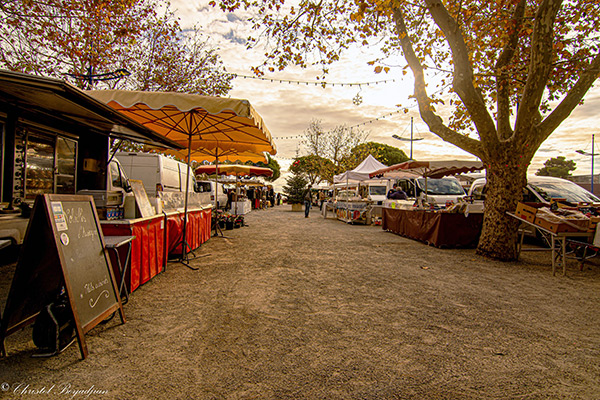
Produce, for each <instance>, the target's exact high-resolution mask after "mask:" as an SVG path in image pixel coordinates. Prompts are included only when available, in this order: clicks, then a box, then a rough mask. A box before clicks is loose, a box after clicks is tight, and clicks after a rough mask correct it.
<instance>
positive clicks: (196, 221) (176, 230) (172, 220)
mask: <svg viewBox="0 0 600 400" xmlns="http://www.w3.org/2000/svg"><path fill="white" fill-rule="evenodd" d="M211 217H212V210H211V209H210V208H207V209H203V210H191V211H188V220H187V223H186V238H185V241H186V242H187V244H188V252H189V251H192V250H195V249H197V248H198V247H200V245H201V244H202V243H204V242H206V241H207V240H208V239H210V233H211V231H210V230H211ZM182 240H183V212H179V213H168V214H167V243H166V246H167V254H169V255H180V254H181V248H182V246H181V241H182Z"/></svg>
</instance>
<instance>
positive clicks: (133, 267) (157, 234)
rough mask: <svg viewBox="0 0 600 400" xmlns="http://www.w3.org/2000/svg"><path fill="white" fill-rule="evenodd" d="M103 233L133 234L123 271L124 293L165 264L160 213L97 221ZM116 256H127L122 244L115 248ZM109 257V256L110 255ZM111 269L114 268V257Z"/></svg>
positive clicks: (163, 232) (162, 220)
mask: <svg viewBox="0 0 600 400" xmlns="http://www.w3.org/2000/svg"><path fill="white" fill-rule="evenodd" d="M100 225H101V227H102V234H103V235H104V236H135V239H133V240H132V242H131V257H130V268H129V269H127V270H126V272H125V287H126V289H127V292H128V293H131V292H133V291H134V290H136V289H137V288H138V287H139V286H140V285H143V284H144V283H146V282H148V281H149V280H150V279H152V278H153V277H154V276H156V275H158V274H159V273H161V272H162V271H163V270H164V268H165V266H166V249H165V217H164V215H163V214H159V215H154V216H152V217H148V218H137V219H122V220H111V221H100ZM117 251H118V252H119V257H120V258H121V259H123V260H124V259H125V258H126V256H127V248H126V246H121V247H119V248H118V249H117ZM111 258H112V256H111ZM112 261H113V270H114V269H115V268H116V259H115V260H112Z"/></svg>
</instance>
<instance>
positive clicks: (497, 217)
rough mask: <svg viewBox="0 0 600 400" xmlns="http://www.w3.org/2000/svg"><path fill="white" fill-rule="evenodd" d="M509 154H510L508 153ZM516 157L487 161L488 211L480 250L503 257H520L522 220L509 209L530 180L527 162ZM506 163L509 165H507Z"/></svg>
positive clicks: (507, 259)
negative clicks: (519, 239) (522, 163)
mask: <svg viewBox="0 0 600 400" xmlns="http://www.w3.org/2000/svg"><path fill="white" fill-rule="evenodd" d="M508 157H510V156H508ZM512 158H513V160H509V161H506V162H504V163H503V162H500V160H495V161H494V162H493V163H491V164H490V163H486V164H488V169H487V174H486V175H487V184H486V200H485V214H484V217H483V229H482V231H481V237H480V239H479V245H478V247H477V254H480V255H483V256H487V257H491V258H494V259H497V260H502V261H512V260H516V258H517V249H516V237H517V229H518V227H519V223H518V221H517V220H515V219H514V218H512V217H510V216H508V215H506V212H507V211H508V212H511V211H515V209H516V208H517V203H518V202H519V201H521V199H522V195H523V191H522V188H523V187H525V185H526V184H527V166H523V165H518V164H517V163H516V162H515V161H514V156H513V157H512ZM507 166H510V167H509V168H507Z"/></svg>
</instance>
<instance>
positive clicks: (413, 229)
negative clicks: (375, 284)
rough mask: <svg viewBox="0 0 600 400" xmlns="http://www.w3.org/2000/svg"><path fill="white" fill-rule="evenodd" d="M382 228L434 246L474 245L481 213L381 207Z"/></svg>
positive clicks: (478, 233) (481, 220) (477, 237)
mask: <svg viewBox="0 0 600 400" xmlns="http://www.w3.org/2000/svg"><path fill="white" fill-rule="evenodd" d="M382 214H383V221H382V228H383V230H387V231H390V232H393V233H396V234H398V235H401V236H405V237H408V238H411V239H416V240H420V241H422V242H425V243H427V244H431V245H434V246H435V247H448V248H451V247H474V246H476V245H477V241H478V240H479V235H480V234H481V227H482V224H483V214H469V216H467V217H465V215H464V214H457V213H444V212H433V211H426V210H401V209H392V208H383V210H382Z"/></svg>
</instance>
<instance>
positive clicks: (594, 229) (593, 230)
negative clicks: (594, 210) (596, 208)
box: [588, 217, 600, 232]
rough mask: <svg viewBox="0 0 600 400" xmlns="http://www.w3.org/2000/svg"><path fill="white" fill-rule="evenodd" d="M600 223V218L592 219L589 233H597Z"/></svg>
mask: <svg viewBox="0 0 600 400" xmlns="http://www.w3.org/2000/svg"><path fill="white" fill-rule="evenodd" d="M598 222H600V217H590V222H589V224H588V232H596V225H598Z"/></svg>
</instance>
